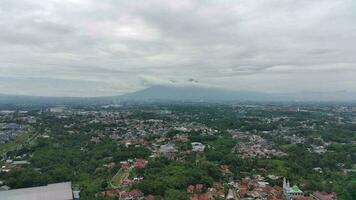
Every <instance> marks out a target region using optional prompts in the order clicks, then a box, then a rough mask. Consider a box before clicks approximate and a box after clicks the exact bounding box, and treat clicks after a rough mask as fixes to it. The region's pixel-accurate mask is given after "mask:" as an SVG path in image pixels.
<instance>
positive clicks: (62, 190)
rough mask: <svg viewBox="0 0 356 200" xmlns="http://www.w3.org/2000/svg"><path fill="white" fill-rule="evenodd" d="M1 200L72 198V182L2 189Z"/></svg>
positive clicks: (65, 199) (60, 199) (0, 192)
mask: <svg viewBox="0 0 356 200" xmlns="http://www.w3.org/2000/svg"><path fill="white" fill-rule="evenodd" d="M0 199H1V200H24V199H25V200H45V199H51V200H72V199H73V196H72V186H71V182H64V183H56V184H49V185H46V186H40V187H31V188H23V189H14V190H7V191H0Z"/></svg>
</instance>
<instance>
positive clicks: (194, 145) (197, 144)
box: [192, 142, 205, 152]
mask: <svg viewBox="0 0 356 200" xmlns="http://www.w3.org/2000/svg"><path fill="white" fill-rule="evenodd" d="M204 149H205V145H203V144H202V143H200V142H192V151H194V152H203V151H204Z"/></svg>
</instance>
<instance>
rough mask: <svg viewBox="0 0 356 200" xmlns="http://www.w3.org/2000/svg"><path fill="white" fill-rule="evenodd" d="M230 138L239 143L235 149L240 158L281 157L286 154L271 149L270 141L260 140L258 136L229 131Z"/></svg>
mask: <svg viewBox="0 0 356 200" xmlns="http://www.w3.org/2000/svg"><path fill="white" fill-rule="evenodd" d="M230 132H231V133H232V137H233V138H234V139H237V140H238V141H241V142H239V144H238V146H237V149H238V151H239V153H240V155H241V157H242V158H250V157H267V158H268V157H272V156H274V157H282V156H286V155H287V154H286V153H284V152H282V151H281V150H279V149H276V148H274V147H273V145H272V143H271V142H270V141H267V140H266V139H264V138H262V137H261V136H259V135H255V134H251V133H249V132H241V131H230Z"/></svg>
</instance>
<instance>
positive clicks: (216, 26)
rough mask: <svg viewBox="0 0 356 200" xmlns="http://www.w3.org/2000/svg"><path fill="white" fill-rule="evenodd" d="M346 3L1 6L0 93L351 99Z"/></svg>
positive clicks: (32, 1) (353, 68)
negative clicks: (172, 91)
mask: <svg viewBox="0 0 356 200" xmlns="http://www.w3.org/2000/svg"><path fill="white" fill-rule="evenodd" d="M355 10H356V2H355V1H353V0H340V1H335V0H315V1H308V0H300V1H295V0H283V1H282V0H261V1H247V0H245V1H242V0H226V1H192V0H172V1H165V0H155V1H151V0H147V1H119V0H118V1H113V0H102V1H99V0H71V1H70V0H61V1H58V0H48V1H42V0H19V1H13V0H3V1H2V2H1V5H0V26H1V31H0V94H16V95H36V96H79V97H81V96H114V95H121V94H125V93H130V92H134V91H137V90H141V89H143V88H147V87H150V86H155V85H166V86H188V87H190V86H192V87H208V88H209V87H214V88H216V87H217V88H222V89H227V90H236V91H257V92H266V93H308V92H320V93H330V94H331V93H333V92H337V93H340V92H341V93H343V92H344V93H353V92H356V78H355V77H356V57H355V52H356V23H355V21H356V12H355Z"/></svg>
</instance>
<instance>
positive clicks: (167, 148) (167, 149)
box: [159, 144, 178, 160]
mask: <svg viewBox="0 0 356 200" xmlns="http://www.w3.org/2000/svg"><path fill="white" fill-rule="evenodd" d="M177 152H178V150H177V149H176V148H175V145H174V144H165V145H161V147H160V149H159V153H160V155H161V156H163V157H165V158H168V159H171V160H173V159H174V158H175V156H176V154H177Z"/></svg>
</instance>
